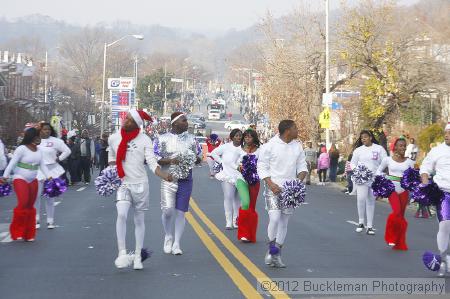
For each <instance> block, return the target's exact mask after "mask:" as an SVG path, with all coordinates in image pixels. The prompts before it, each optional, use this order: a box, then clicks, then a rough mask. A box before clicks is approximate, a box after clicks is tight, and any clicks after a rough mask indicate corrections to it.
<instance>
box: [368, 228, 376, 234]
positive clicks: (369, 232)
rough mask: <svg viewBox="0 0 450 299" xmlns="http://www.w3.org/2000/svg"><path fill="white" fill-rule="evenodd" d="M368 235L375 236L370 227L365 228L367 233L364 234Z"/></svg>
mask: <svg viewBox="0 0 450 299" xmlns="http://www.w3.org/2000/svg"><path fill="white" fill-rule="evenodd" d="M366 233H367V234H368V235H375V231H374V230H373V228H371V227H368V228H367V232H366Z"/></svg>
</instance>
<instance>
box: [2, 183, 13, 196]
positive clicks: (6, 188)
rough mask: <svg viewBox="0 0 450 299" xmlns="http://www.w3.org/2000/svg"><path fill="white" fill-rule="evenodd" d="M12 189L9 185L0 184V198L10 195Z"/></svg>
mask: <svg viewBox="0 0 450 299" xmlns="http://www.w3.org/2000/svg"><path fill="white" fill-rule="evenodd" d="M11 193H12V187H11V184H10V183H8V182H5V183H4V184H0V197H3V196H8V195H11Z"/></svg>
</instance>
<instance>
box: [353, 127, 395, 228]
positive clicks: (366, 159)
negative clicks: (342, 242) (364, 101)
mask: <svg viewBox="0 0 450 299" xmlns="http://www.w3.org/2000/svg"><path fill="white" fill-rule="evenodd" d="M386 156H387V153H386V150H385V149H384V148H383V147H382V146H380V145H378V142H377V141H376V140H375V137H374V136H373V134H372V132H370V131H366V130H363V131H361V133H360V134H359V139H358V141H357V142H356V144H355V150H354V151H353V157H352V160H351V162H350V164H351V167H352V169H353V176H352V180H353V181H354V182H355V184H354V185H355V187H354V191H356V196H357V207H358V218H359V219H358V220H359V225H358V227H357V228H356V232H357V233H360V232H362V231H363V230H364V218H365V217H364V214H366V216H367V231H366V232H367V234H368V235H374V234H375V232H374V230H373V216H374V214H375V197H374V196H373V193H372V189H371V187H370V186H371V184H372V181H371V177H370V175H369V174H370V173H372V174H373V173H375V171H376V170H377V168H378V167H379V166H380V164H381V161H383V159H384V158H385V157H386ZM359 168H363V169H367V170H368V173H367V175H364V176H362V175H357V174H360V173H359V172H358V171H357V170H358V169H359ZM364 178H366V179H364ZM363 179H364V180H363Z"/></svg>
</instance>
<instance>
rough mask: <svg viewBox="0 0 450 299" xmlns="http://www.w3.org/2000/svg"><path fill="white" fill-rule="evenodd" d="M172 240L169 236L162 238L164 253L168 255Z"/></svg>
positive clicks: (170, 250)
mask: <svg viewBox="0 0 450 299" xmlns="http://www.w3.org/2000/svg"><path fill="white" fill-rule="evenodd" d="M172 244H173V240H172V237H170V236H165V237H164V253H167V254H170V253H171V252H172Z"/></svg>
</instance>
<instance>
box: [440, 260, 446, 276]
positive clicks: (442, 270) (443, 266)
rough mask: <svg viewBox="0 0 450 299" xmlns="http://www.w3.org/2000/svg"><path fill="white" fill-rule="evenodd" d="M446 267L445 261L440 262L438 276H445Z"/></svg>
mask: <svg viewBox="0 0 450 299" xmlns="http://www.w3.org/2000/svg"><path fill="white" fill-rule="evenodd" d="M446 269H447V265H446V263H445V262H441V267H440V268H439V272H438V276H439V277H443V276H445V272H446Z"/></svg>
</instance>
